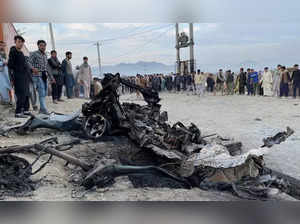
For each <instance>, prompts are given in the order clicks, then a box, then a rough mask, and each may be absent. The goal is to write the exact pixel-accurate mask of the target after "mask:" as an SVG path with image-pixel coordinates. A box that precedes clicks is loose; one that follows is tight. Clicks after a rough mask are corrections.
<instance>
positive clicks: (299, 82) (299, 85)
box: [292, 65, 300, 98]
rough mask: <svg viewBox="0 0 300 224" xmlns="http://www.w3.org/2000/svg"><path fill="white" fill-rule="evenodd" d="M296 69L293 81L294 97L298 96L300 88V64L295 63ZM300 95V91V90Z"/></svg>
mask: <svg viewBox="0 0 300 224" xmlns="http://www.w3.org/2000/svg"><path fill="white" fill-rule="evenodd" d="M294 69H295V70H294V71H293V75H292V82H293V90H294V98H296V97H297V89H298V90H300V70H299V65H294ZM299 95H300V92H299Z"/></svg>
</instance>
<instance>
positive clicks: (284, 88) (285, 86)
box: [280, 66, 290, 97]
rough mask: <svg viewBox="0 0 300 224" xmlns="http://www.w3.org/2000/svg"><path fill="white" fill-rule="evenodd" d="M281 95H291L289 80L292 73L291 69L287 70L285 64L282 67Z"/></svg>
mask: <svg viewBox="0 0 300 224" xmlns="http://www.w3.org/2000/svg"><path fill="white" fill-rule="evenodd" d="M280 80H281V82H280V97H282V96H285V97H288V96H289V82H290V75H289V71H288V70H286V68H285V66H282V67H281V76H280Z"/></svg>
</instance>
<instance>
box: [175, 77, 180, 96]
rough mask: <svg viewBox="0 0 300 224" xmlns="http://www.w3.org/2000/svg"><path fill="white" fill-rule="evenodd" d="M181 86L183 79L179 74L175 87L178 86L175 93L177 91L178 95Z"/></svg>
mask: <svg viewBox="0 0 300 224" xmlns="http://www.w3.org/2000/svg"><path fill="white" fill-rule="evenodd" d="M180 84H181V77H180V74H179V73H177V74H176V77H175V86H176V88H175V91H177V93H179V92H180V87H181V86H180Z"/></svg>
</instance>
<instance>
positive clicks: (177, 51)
mask: <svg viewBox="0 0 300 224" xmlns="http://www.w3.org/2000/svg"><path fill="white" fill-rule="evenodd" d="M175 29H176V73H180V48H179V40H178V38H179V24H178V23H176V24H175Z"/></svg>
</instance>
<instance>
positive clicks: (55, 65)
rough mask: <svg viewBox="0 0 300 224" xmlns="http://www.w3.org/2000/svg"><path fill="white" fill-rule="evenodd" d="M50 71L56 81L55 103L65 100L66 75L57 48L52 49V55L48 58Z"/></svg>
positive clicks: (54, 88) (54, 86)
mask: <svg viewBox="0 0 300 224" xmlns="http://www.w3.org/2000/svg"><path fill="white" fill-rule="evenodd" d="M48 72H49V73H50V74H51V75H52V76H53V78H54V79H55V82H53V83H52V85H51V87H52V100H53V103H54V104H57V103H58V102H63V100H61V95H62V88H63V84H64V77H63V74H62V72H61V64H60V62H59V60H58V59H57V53H56V51H55V50H53V51H51V57H50V58H49V59H48Z"/></svg>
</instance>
